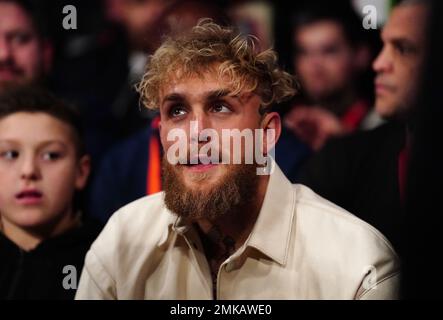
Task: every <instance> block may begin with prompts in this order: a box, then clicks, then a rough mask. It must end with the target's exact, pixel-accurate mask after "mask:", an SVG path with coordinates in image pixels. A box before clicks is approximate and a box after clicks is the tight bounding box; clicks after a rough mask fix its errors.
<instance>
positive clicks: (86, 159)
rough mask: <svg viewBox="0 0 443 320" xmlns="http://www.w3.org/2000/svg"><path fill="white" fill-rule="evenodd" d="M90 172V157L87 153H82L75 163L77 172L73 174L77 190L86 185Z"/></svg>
mask: <svg viewBox="0 0 443 320" xmlns="http://www.w3.org/2000/svg"><path fill="white" fill-rule="evenodd" d="M90 172H91V157H90V156H89V155H84V156H82V157H81V158H80V159H79V160H78V163H77V172H76V176H75V188H76V189H77V190H82V189H83V188H84V187H85V186H86V183H87V182H88V177H89V173H90Z"/></svg>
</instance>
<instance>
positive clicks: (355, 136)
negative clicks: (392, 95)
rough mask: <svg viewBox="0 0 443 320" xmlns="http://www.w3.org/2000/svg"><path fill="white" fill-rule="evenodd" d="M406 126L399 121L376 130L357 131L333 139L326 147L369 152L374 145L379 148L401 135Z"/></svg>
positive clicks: (391, 122)
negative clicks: (381, 144)
mask: <svg viewBox="0 0 443 320" xmlns="http://www.w3.org/2000/svg"><path fill="white" fill-rule="evenodd" d="M403 131H404V125H403V124H401V123H399V122H397V121H390V122H388V123H385V124H382V125H380V126H378V127H376V128H374V129H370V130H362V131H357V132H354V133H352V134H349V135H345V136H342V137H336V138H331V139H330V141H328V142H327V143H326V145H325V149H328V148H330V149H331V148H340V147H341V148H352V149H353V150H359V149H361V150H368V146H371V145H372V144H373V145H375V146H377V145H378V144H379V143H380V142H383V141H386V140H387V138H389V137H391V136H392V135H399V134H400V135H401V133H402V132H403Z"/></svg>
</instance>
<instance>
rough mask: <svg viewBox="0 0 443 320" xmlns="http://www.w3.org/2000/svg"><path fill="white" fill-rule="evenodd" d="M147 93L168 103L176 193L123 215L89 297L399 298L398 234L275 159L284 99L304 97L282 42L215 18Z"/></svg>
mask: <svg viewBox="0 0 443 320" xmlns="http://www.w3.org/2000/svg"><path fill="white" fill-rule="evenodd" d="M138 89H139V91H140V93H141V96H142V101H143V103H144V105H145V106H146V107H148V108H153V109H159V111H160V118H161V122H160V137H161V142H162V145H163V149H164V161H163V173H164V174H163V176H164V192H160V193H157V194H154V195H151V196H147V197H144V198H141V199H139V200H136V201H134V202H132V203H130V204H129V205H127V206H125V207H123V208H122V209H120V210H118V211H117V212H116V213H115V214H114V215H113V216H112V217H111V219H110V220H109V222H108V224H107V226H106V227H105V229H104V231H103V232H102V234H101V235H100V236H99V238H98V239H97V240H96V241H95V243H94V244H93V245H92V247H91V249H90V251H89V253H88V254H87V257H86V261H85V268H84V270H83V273H82V277H81V280H80V285H79V288H78V291H77V297H76V298H77V299H365V298H366V299H370V298H379V299H392V298H396V297H397V286H398V278H399V265H398V260H397V256H396V254H395V252H394V251H393V249H392V247H391V246H390V244H389V243H388V242H387V241H386V240H385V238H384V237H383V236H382V235H381V234H380V233H379V232H378V231H377V230H375V229H374V228H372V227H371V226H369V225H367V224H366V223H364V222H362V221H361V220H359V219H358V218H356V217H354V216H352V215H351V214H349V213H347V212H346V211H344V210H343V209H341V208H339V207H337V206H335V205H333V204H331V203H330V202H328V201H326V200H324V199H322V198H320V197H319V196H317V195H316V194H314V193H313V192H312V191H311V190H310V189H308V188H306V187H304V186H302V185H292V184H291V183H290V182H289V181H288V179H287V178H286V177H285V176H284V174H283V173H282V172H281V170H280V169H279V168H278V166H277V165H276V164H275V162H274V160H273V159H272V157H269V154H270V153H272V152H271V151H270V150H272V148H273V146H274V145H275V142H276V141H277V139H278V137H279V134H280V131H281V122H280V117H279V115H278V113H276V112H273V111H271V109H270V107H271V106H272V105H273V104H276V103H279V102H281V101H284V100H286V99H290V98H291V97H292V96H293V95H294V94H295V92H296V83H295V81H294V79H293V77H292V76H290V75H289V74H288V73H286V72H284V71H283V70H282V69H280V68H279V67H278V64H277V58H276V54H275V52H274V51H273V50H270V49H268V50H261V49H260V48H259V46H258V44H257V42H256V40H255V39H253V38H252V37H250V36H244V35H240V34H239V33H238V32H237V31H236V30H234V29H232V28H226V27H221V26H219V25H217V24H215V23H213V22H212V21H208V20H203V21H200V22H199V24H198V25H197V26H195V27H194V28H193V29H192V30H191V31H189V32H187V33H185V34H181V35H176V36H171V37H170V38H168V39H166V40H165V41H164V43H163V44H162V46H161V47H160V48H159V49H158V50H157V51H156V52H155V53H154V54H153V55H152V56H151V57H150V59H149V61H148V64H147V67H146V73H145V75H144V77H143V79H142V81H141V83H140V85H139V86H138ZM226 132H228V133H230V135H229V136H228V139H227V140H228V142H229V143H228V144H227V146H226V144H225V143H223V142H222V141H221V140H223V138H221V139H220V137H224V136H225V135H224V134H225V133H226ZM235 133H241V136H240V139H237V138H238V136H236V134H235ZM270 133H271V134H270ZM248 134H249V135H248ZM183 136H184V137H185V138H184V140H183V139H181V137H183ZM248 136H249V137H250V136H252V137H253V139H252V140H251V139H250V140H248V139H247V138H248ZM248 141H249V142H248ZM251 141H253V145H252V147H250V146H248V144H250V143H251ZM224 142H226V141H224ZM208 145H209V146H210V147H209V148H208ZM171 150H172V151H171ZM176 151H178V155H177V152H176ZM251 154H254V155H255V157H254V158H253V161H249V162H248V161H247V159H248V158H249V157H248V156H250V155H251ZM257 155H258V157H257ZM236 156H238V158H239V159H240V160H241V161H240V163H233V162H235V161H234V160H233V159H234V158H235V157H236ZM261 156H262V157H264V158H267V162H266V163H265V162H261V161H259V160H260V157H261ZM269 164H270V166H269ZM267 168H271V170H266V169H267ZM261 169H263V170H261Z"/></svg>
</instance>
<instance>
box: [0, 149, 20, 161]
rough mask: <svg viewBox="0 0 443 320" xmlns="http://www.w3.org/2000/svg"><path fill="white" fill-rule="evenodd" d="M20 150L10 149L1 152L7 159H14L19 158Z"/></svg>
mask: <svg viewBox="0 0 443 320" xmlns="http://www.w3.org/2000/svg"><path fill="white" fill-rule="evenodd" d="M18 155H19V153H18V151H15V150H8V151H4V152H2V153H1V157H2V158H4V159H7V160H12V159H16V158H18Z"/></svg>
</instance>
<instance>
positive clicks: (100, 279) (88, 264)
mask: <svg viewBox="0 0 443 320" xmlns="http://www.w3.org/2000/svg"><path fill="white" fill-rule="evenodd" d="M115 288H116V286H115V281H114V280H113V279H112V278H111V276H110V275H109V273H108V272H107V271H106V269H105V268H104V267H103V265H102V264H101V262H100V260H99V259H98V257H97V256H96V255H95V254H94V252H93V251H92V250H90V251H89V252H88V253H87V254H86V259H85V265H84V267H83V271H82V275H81V277H80V283H79V286H78V289H77V293H76V295H75V299H76V300H114V299H117V296H116V290H115Z"/></svg>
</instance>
